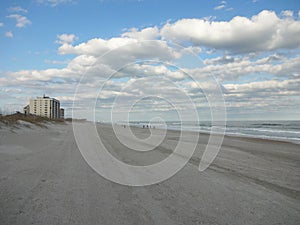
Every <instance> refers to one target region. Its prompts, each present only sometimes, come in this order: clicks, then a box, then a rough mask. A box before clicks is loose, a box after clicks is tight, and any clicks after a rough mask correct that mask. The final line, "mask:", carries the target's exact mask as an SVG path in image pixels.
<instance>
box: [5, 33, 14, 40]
mask: <svg viewBox="0 0 300 225" xmlns="http://www.w3.org/2000/svg"><path fill="white" fill-rule="evenodd" d="M5 37H8V38H12V37H14V34H13V32H11V31H7V32H5Z"/></svg>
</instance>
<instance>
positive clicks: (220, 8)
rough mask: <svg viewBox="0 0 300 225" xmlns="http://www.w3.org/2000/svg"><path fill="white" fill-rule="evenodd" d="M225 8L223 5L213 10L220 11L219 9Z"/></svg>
mask: <svg viewBox="0 0 300 225" xmlns="http://www.w3.org/2000/svg"><path fill="white" fill-rule="evenodd" d="M223 8H225V5H218V6H216V7H215V8H214V10H220V9H223Z"/></svg>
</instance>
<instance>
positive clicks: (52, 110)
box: [24, 95, 64, 119]
mask: <svg viewBox="0 0 300 225" xmlns="http://www.w3.org/2000/svg"><path fill="white" fill-rule="evenodd" d="M25 109H26V110H25ZM28 112H29V113H28ZM24 113H25V114H31V115H37V116H43V117H48V118H53V119H58V118H63V117H64V110H63V109H61V108H60V102H59V101H58V100H57V99H55V98H50V97H48V96H45V95H44V96H43V97H37V98H35V99H30V102H29V105H28V106H26V107H24Z"/></svg>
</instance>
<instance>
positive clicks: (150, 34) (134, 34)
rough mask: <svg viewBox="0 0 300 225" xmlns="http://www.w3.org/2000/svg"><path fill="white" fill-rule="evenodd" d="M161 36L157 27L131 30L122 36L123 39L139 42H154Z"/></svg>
mask: <svg viewBox="0 0 300 225" xmlns="http://www.w3.org/2000/svg"><path fill="white" fill-rule="evenodd" d="M158 36H159V29H158V28H157V27H148V28H145V29H142V30H138V29H137V28H132V29H129V30H128V31H127V32H125V33H123V34H122V37H128V38H134V39H137V40H153V39H156V38H157V37H158Z"/></svg>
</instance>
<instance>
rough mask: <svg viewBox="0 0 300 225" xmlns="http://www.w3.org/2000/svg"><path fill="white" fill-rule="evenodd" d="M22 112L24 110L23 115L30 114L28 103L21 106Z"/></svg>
mask: <svg viewBox="0 0 300 225" xmlns="http://www.w3.org/2000/svg"><path fill="white" fill-rule="evenodd" d="M23 112H24V114H25V115H29V114H30V110H29V105H26V106H25V107H24V108H23Z"/></svg>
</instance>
